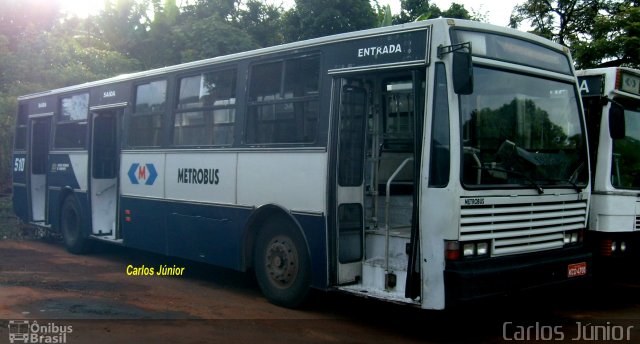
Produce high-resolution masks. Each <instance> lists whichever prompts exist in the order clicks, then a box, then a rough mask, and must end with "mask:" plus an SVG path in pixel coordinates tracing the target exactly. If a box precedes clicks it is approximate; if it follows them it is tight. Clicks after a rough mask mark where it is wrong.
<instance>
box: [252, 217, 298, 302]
mask: <svg viewBox="0 0 640 344" xmlns="http://www.w3.org/2000/svg"><path fill="white" fill-rule="evenodd" d="M253 258H254V265H253V266H254V269H255V274H256V279H257V280H258V284H259V285H260V289H261V290H262V293H263V294H264V295H265V296H266V298H267V299H268V300H269V301H270V302H272V303H274V304H276V305H280V306H284V307H289V308H294V307H298V306H300V304H301V303H302V302H303V301H304V299H305V298H306V296H307V294H308V292H309V288H310V285H311V267H310V259H309V253H308V251H307V246H306V244H305V241H304V238H303V237H302V234H301V233H300V232H299V231H297V230H295V229H293V228H291V226H290V225H287V224H284V223H281V222H274V223H269V224H267V225H266V226H265V227H264V228H263V229H262V230H261V231H260V232H259V234H258V236H257V238H256V244H255V247H254V254H253Z"/></svg>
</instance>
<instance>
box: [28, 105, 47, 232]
mask: <svg viewBox="0 0 640 344" xmlns="http://www.w3.org/2000/svg"><path fill="white" fill-rule="evenodd" d="M30 129H31V135H30V137H29V143H30V145H29V157H30V159H29V194H30V199H31V202H30V204H31V221H32V222H35V223H38V224H45V221H46V215H45V214H46V208H47V165H48V161H49V138H50V135H51V117H50V116H46V117H37V118H32V119H31V128H30Z"/></svg>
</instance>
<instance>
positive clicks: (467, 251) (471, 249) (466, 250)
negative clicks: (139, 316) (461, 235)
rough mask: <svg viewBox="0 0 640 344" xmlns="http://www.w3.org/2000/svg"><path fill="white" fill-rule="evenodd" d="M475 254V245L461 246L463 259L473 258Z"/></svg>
mask: <svg viewBox="0 0 640 344" xmlns="http://www.w3.org/2000/svg"><path fill="white" fill-rule="evenodd" d="M475 254H476V244H474V243H467V244H464V245H463V246H462V256H463V257H473V256H474V255H475Z"/></svg>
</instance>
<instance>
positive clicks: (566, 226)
mask: <svg viewBox="0 0 640 344" xmlns="http://www.w3.org/2000/svg"><path fill="white" fill-rule="evenodd" d="M487 200H488V199H487ZM461 207H462V208H461V212H460V214H461V219H460V241H490V242H491V244H492V251H491V252H492V255H493V256H501V255H509V254H517V253H524V252H532V251H540V250H548V249H554V248H561V247H562V246H563V245H564V232H565V231H571V230H577V229H583V228H584V226H585V220H586V216H587V201H586V200H576V199H575V197H574V199H573V200H565V201H556V202H530V203H517V204H513V203H512V204H489V205H487V204H485V205H462V206H461Z"/></svg>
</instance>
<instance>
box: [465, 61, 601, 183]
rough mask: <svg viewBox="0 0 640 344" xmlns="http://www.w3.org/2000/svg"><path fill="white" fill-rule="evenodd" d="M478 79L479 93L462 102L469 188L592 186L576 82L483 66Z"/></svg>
mask: <svg viewBox="0 0 640 344" xmlns="http://www.w3.org/2000/svg"><path fill="white" fill-rule="evenodd" d="M474 78H475V81H474V82H475V86H474V92H473V93H472V94H470V95H460V96H459V101H460V123H461V125H460V135H461V142H462V146H463V147H462V152H461V162H462V163H461V171H460V173H461V183H462V185H463V187H465V188H467V189H489V188H516V189H522V188H535V189H537V190H538V192H539V193H543V192H544V189H546V188H566V187H572V188H576V189H579V188H584V187H586V185H587V184H588V181H589V178H588V166H587V165H588V164H587V162H588V158H587V148H586V147H587V145H586V136H585V129H584V123H583V119H582V115H581V112H580V111H581V110H580V107H579V106H578V99H579V98H578V93H577V90H576V87H575V84H571V83H569V82H563V81H560V80H555V79H547V78H542V77H537V76H531V75H528V74H523V73H517V72H513V71H507V70H502V69H496V68H491V67H486V66H479V65H475V66H474Z"/></svg>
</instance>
